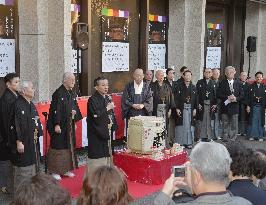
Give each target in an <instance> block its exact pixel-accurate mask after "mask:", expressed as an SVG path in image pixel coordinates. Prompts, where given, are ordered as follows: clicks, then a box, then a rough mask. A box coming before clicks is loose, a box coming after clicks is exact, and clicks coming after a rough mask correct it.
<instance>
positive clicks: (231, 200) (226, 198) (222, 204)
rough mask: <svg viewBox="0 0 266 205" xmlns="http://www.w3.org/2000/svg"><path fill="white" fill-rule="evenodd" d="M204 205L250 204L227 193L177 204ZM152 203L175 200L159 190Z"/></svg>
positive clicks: (168, 204)
mask: <svg viewBox="0 0 266 205" xmlns="http://www.w3.org/2000/svg"><path fill="white" fill-rule="evenodd" d="M196 204H201V205H206V204H210V205H211V204H213V205H214V204H217V205H252V203H251V202H249V201H248V200H246V199H244V198H241V197H236V196H231V195H230V194H229V193H226V194H222V195H203V196H199V197H198V198H196V199H195V200H194V201H191V202H187V203H181V204H179V205H196ZM154 205H175V202H174V201H173V200H172V199H171V198H170V197H169V196H167V195H166V194H164V193H163V192H160V193H159V194H158V196H157V197H156V198H155V200H154Z"/></svg>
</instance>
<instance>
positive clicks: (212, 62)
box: [206, 47, 221, 69]
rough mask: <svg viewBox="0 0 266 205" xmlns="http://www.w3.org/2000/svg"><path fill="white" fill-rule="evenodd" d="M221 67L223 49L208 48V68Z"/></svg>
mask: <svg viewBox="0 0 266 205" xmlns="http://www.w3.org/2000/svg"><path fill="white" fill-rule="evenodd" d="M220 67H221V47H207V55H206V68H211V69H213V68H220Z"/></svg>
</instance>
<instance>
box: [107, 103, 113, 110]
mask: <svg viewBox="0 0 266 205" xmlns="http://www.w3.org/2000/svg"><path fill="white" fill-rule="evenodd" d="M106 109H107V111H109V110H113V109H114V103H113V102H110V103H108V104H107V107H106Z"/></svg>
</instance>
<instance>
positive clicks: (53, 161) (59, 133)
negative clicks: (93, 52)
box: [47, 72, 82, 180]
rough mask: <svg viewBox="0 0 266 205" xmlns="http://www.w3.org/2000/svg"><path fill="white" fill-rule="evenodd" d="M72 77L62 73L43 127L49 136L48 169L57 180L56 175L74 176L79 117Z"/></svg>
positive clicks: (71, 74) (72, 75) (80, 116)
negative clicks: (61, 81)
mask: <svg viewBox="0 0 266 205" xmlns="http://www.w3.org/2000/svg"><path fill="white" fill-rule="evenodd" d="M74 85H75V76H74V74H73V73H70V72H66V73H65V74H64V76H63V84H62V85H61V86H60V87H59V88H58V89H57V90H56V91H55V92H54V93H53V95H52V101H51V105H50V110H49V116H48V122H47V129H48V132H49V134H50V136H51V143H50V149H49V151H48V154H47V161H48V163H47V164H48V170H49V172H50V173H52V175H53V177H54V178H55V179H57V180H61V176H60V175H65V176H68V177H74V176H75V175H74V173H72V172H70V171H71V170H73V169H75V167H77V159H76V154H75V142H76V139H75V123H73V122H77V121H79V120H81V119H82V115H81V113H80V110H79V107H78V103H77V95H76V93H75V92H74V90H73V88H74Z"/></svg>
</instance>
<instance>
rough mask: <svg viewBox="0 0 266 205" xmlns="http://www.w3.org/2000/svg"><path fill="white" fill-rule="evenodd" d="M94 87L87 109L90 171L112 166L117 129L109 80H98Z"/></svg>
mask: <svg viewBox="0 0 266 205" xmlns="http://www.w3.org/2000/svg"><path fill="white" fill-rule="evenodd" d="M94 87H95V90H96V91H95V93H94V94H93V95H92V96H91V97H90V98H89V100H88V109H87V136H88V169H92V168H95V167H97V166H101V165H108V164H112V161H111V160H112V159H110V154H112V153H111V147H110V146H111V143H110V140H111V132H113V131H114V130H115V128H116V120H115V116H114V111H113V109H114V103H113V102H112V100H111V97H109V96H108V95H107V94H108V89H109V85H108V80H107V79H106V78H101V77H99V78H96V79H95V80H94ZM108 142H109V143H108Z"/></svg>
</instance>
